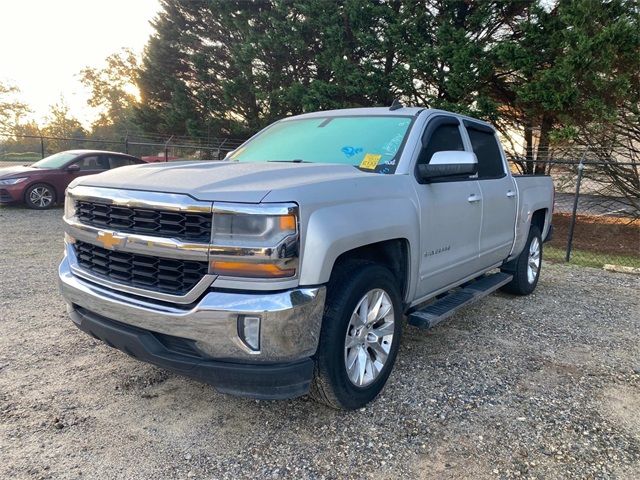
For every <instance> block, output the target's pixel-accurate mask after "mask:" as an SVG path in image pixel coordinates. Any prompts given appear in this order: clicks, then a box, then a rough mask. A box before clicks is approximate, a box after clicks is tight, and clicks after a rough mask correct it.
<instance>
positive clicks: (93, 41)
mask: <svg viewBox="0 0 640 480" xmlns="http://www.w3.org/2000/svg"><path fill="white" fill-rule="evenodd" d="M159 9H160V7H159V4H158V0H0V81H2V82H5V83H6V82H8V83H10V84H13V85H15V86H17V87H18V88H19V89H20V90H21V93H20V95H19V97H18V98H19V99H20V100H21V101H23V102H25V103H27V104H28V105H29V106H30V107H31V109H32V110H33V114H32V115H31V117H32V118H33V119H35V120H36V121H38V122H39V123H40V122H42V120H43V119H44V118H45V117H46V115H47V113H48V111H49V106H50V105H52V104H54V103H56V102H59V101H60V98H61V96H62V97H63V98H64V101H65V103H67V105H69V108H70V110H71V114H72V115H74V116H76V117H77V118H78V119H79V120H80V121H82V122H83V123H84V124H85V125H88V124H89V123H90V122H91V121H92V120H93V119H95V117H96V116H97V112H96V111H95V110H93V109H91V108H90V107H88V106H87V104H86V101H87V98H88V96H89V92H88V91H87V90H86V89H85V87H83V86H82V85H81V84H80V81H79V79H78V73H79V72H80V70H82V69H83V68H84V67H86V66H91V67H100V66H102V65H103V64H104V59H105V58H106V57H107V56H109V55H110V54H112V53H115V52H118V51H119V50H121V49H122V48H130V49H131V50H133V51H134V52H136V53H138V54H140V53H142V50H143V49H144V46H145V44H146V42H147V39H148V38H149V36H150V35H151V34H152V32H153V29H152V27H151V25H150V24H149V22H150V20H152V19H153V18H154V17H155V15H156V13H157V12H158V10H159Z"/></svg>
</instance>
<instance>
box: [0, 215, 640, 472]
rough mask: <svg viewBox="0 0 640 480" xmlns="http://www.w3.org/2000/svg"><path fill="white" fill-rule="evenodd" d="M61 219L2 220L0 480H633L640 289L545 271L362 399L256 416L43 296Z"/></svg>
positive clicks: (454, 328) (453, 324)
mask: <svg viewBox="0 0 640 480" xmlns="http://www.w3.org/2000/svg"><path fill="white" fill-rule="evenodd" d="M61 215H62V211H61V210H60V209H56V210H53V211H49V212H33V211H28V210H25V209H18V208H0V291H1V296H0V326H1V330H0V458H1V459H2V461H1V462H0V478H81V477H89V478H126V479H132V478H158V479H159V478H189V477H193V478H203V477H206V478H221V479H222V478H229V479H236V478H279V477H289V478H296V479H304V478H326V479H330V478H400V477H402V478H469V479H471V478H514V477H521V478H629V479H631V478H639V477H640V341H639V340H640V308H639V306H640V305H639V304H640V295H638V293H639V291H640V278H638V277H634V276H628V275H624V274H615V273H608V272H604V271H599V270H594V269H589V268H579V267H570V266H564V265H551V264H547V265H545V268H544V270H543V275H542V278H541V281H540V284H539V286H538V289H537V291H536V293H535V294H534V295H532V296H529V297H526V298H516V297H512V296H508V295H504V294H496V295H493V296H491V297H489V298H487V299H486V300H485V301H483V302H482V303H480V304H478V305H476V306H473V307H470V308H467V309H466V310H464V311H463V312H461V313H460V314H458V315H456V316H455V317H454V318H452V319H451V320H449V321H448V322H446V323H445V324H444V325H442V326H440V327H438V328H436V329H435V330H433V331H430V332H426V333H425V332H421V331H418V330H415V329H413V328H412V327H407V328H406V329H405V336H404V339H403V345H402V348H401V350H400V355H399V357H398V363H397V364H396V368H395V370H394V372H393V374H392V375H391V378H390V381H389V383H388V385H387V387H386V388H385V390H384V391H383V393H382V395H381V397H379V398H378V400H377V401H376V402H375V403H373V404H371V405H369V406H367V407H366V408H365V409H362V410H359V411H356V412H351V413H345V412H338V411H333V410H330V409H328V408H326V407H323V406H321V405H318V404H316V403H314V402H312V401H309V400H308V399H307V398H301V399H297V400H292V401H281V402H257V401H252V400H246V399H240V398H234V397H229V396H225V395H222V394H219V393H217V392H215V391H214V390H213V389H211V388H210V387H208V386H206V385H203V384H200V383H197V382H195V381H192V380H189V379H186V378H181V377H179V376H176V375H173V374H170V373H167V372H165V371H162V370H160V369H157V368H155V367H152V366H149V365H146V364H142V363H139V362H136V361H135V360H132V359H130V358H129V357H127V356H126V355H124V354H122V353H120V352H118V351H115V350H112V349H110V348H108V347H106V346H104V345H102V344H101V343H99V342H97V341H95V340H93V339H91V338H90V337H88V336H87V335H85V334H83V333H82V332H80V331H79V330H77V329H76V328H75V327H74V326H73V325H72V324H71V322H70V321H69V320H68V319H67V317H66V314H65V308H64V303H63V301H62V299H61V297H60V296H59V295H58V290H57V285H56V273H55V270H56V266H57V263H58V261H59V260H60V258H61V254H62V228H61V220H60V217H61Z"/></svg>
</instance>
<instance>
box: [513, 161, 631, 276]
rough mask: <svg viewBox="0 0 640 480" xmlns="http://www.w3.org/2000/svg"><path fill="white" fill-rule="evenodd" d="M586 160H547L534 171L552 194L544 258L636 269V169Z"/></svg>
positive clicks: (517, 166)
mask: <svg viewBox="0 0 640 480" xmlns="http://www.w3.org/2000/svg"><path fill="white" fill-rule="evenodd" d="M574 153H575V152H574ZM589 157H590V155H589V152H586V151H585V152H582V153H581V155H580V156H579V157H578V158H576V159H573V160H572V159H570V158H566V157H565V158H564V159H553V160H548V161H545V162H543V165H542V166H541V167H542V168H538V171H539V172H544V173H546V174H549V175H551V177H552V178H553V181H554V185H555V189H556V195H555V209H554V215H553V226H554V235H553V240H552V241H551V242H549V243H548V244H547V245H546V250H545V258H546V259H547V260H551V261H558V262H571V263H574V264H578V265H584V266H591V267H598V268H607V269H614V270H628V269H629V268H632V269H640V198H638V196H637V193H635V192H638V190H639V187H640V183H639V182H640V180H639V177H638V172H639V171H640V164H639V163H634V162H626V163H625V162H607V161H598V160H597V159H593V158H589ZM512 160H513V161H512V164H513V169H514V172H518V171H521V165H522V160H521V159H512ZM538 167H540V165H539V162H538ZM621 182H624V183H625V184H628V185H630V186H631V188H625V186H624V185H621ZM620 267H622V268H620ZM638 271H640V270H638Z"/></svg>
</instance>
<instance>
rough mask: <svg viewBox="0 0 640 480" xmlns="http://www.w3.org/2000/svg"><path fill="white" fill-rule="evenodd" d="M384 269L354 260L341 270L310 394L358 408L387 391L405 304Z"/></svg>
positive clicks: (329, 294) (333, 404) (331, 294)
mask: <svg viewBox="0 0 640 480" xmlns="http://www.w3.org/2000/svg"><path fill="white" fill-rule="evenodd" d="M396 284H397V281H396V279H395V277H394V276H393V274H392V273H391V272H390V271H389V270H387V269H386V268H384V267H381V266H379V265H374V264H370V263H364V262H352V263H351V262H350V263H347V264H344V265H342V266H340V267H338V268H337V269H336V272H334V274H333V275H332V277H331V281H330V282H329V285H328V291H327V304H326V307H325V315H324V318H323V322H322V332H321V336H320V343H319V346H318V352H317V353H316V356H315V363H316V365H315V370H314V380H313V382H312V386H311V396H312V397H313V398H314V399H315V400H318V401H320V402H322V403H324V404H326V405H329V406H330V407H333V408H338V409H346V410H353V409H356V408H360V407H362V406H364V405H366V404H367V403H369V402H370V401H372V400H373V399H374V398H375V397H376V396H377V395H378V393H380V391H381V390H382V388H383V387H384V384H385V383H386V381H387V378H388V377H389V374H390V373H391V369H392V368H393V364H394V363H395V359H396V356H397V353H398V347H399V344H400V335H401V330H402V325H401V321H402V311H401V309H402V301H401V298H400V292H399V291H398V287H397V286H396Z"/></svg>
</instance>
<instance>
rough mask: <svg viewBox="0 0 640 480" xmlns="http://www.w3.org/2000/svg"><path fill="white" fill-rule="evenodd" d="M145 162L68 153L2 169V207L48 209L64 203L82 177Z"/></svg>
mask: <svg viewBox="0 0 640 480" xmlns="http://www.w3.org/2000/svg"><path fill="white" fill-rule="evenodd" d="M140 163H145V162H143V161H142V160H140V159H139V158H137V157H133V156H131V155H125V154H124V153H117V152H103V151H100V150H68V151H66V152H60V153H56V154H54V155H51V156H49V157H47V158H43V159H42V160H40V161H39V162H36V163H33V164H31V165H25V166H21V167H5V168H0V205H2V204H9V203H25V204H26V205H27V207H29V208H35V209H38V210H44V209H47V208H50V207H52V206H53V205H55V204H56V203H57V202H62V201H64V191H65V189H66V188H67V186H68V185H69V183H71V181H72V180H73V179H74V178H76V177H80V176H82V175H94V174H96V173H101V172H104V171H106V170H111V169H112V168H117V167H124V166H125V165H136V164H140Z"/></svg>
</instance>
